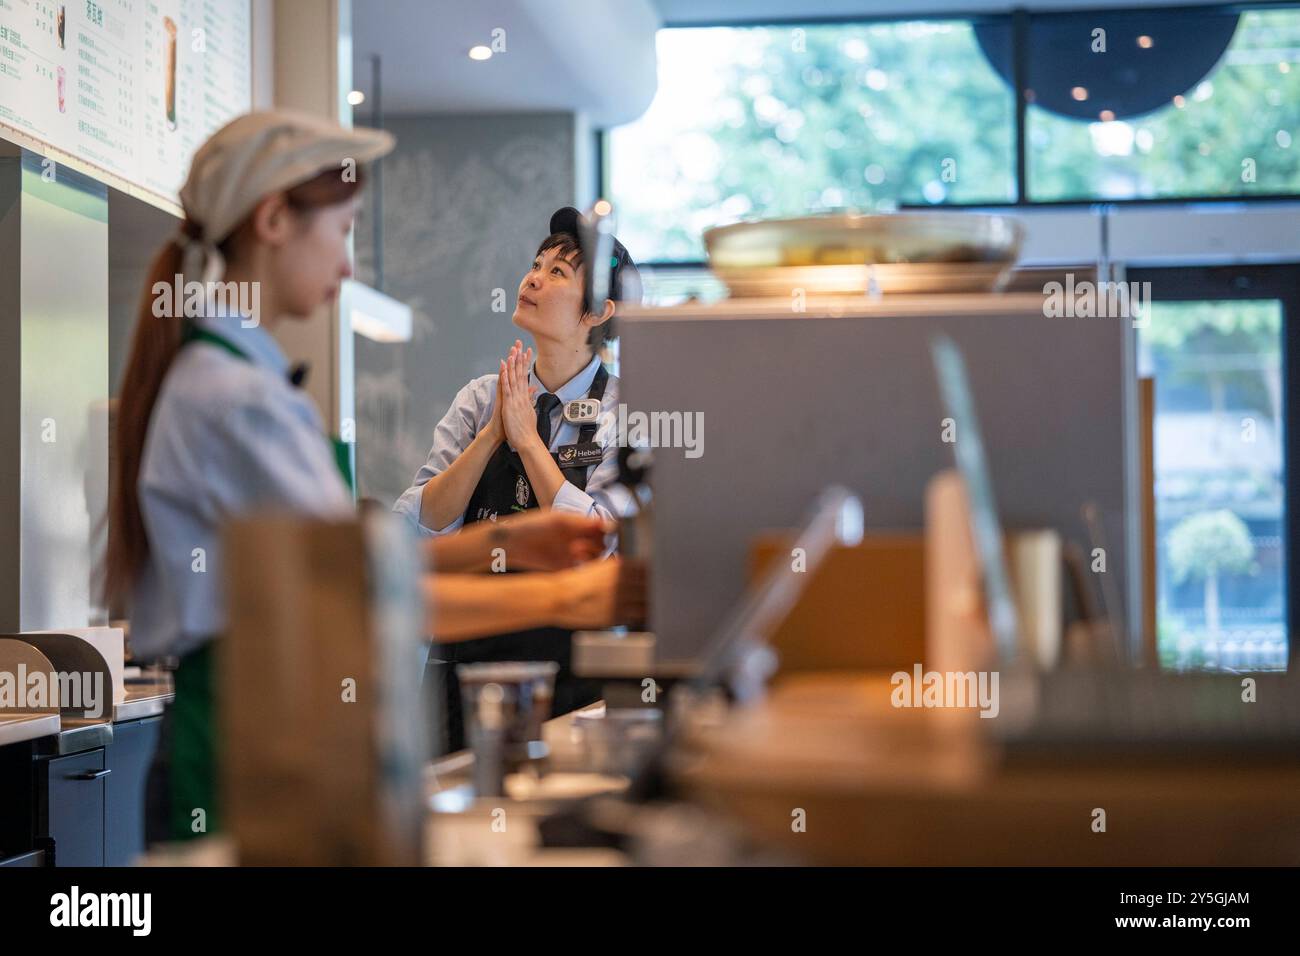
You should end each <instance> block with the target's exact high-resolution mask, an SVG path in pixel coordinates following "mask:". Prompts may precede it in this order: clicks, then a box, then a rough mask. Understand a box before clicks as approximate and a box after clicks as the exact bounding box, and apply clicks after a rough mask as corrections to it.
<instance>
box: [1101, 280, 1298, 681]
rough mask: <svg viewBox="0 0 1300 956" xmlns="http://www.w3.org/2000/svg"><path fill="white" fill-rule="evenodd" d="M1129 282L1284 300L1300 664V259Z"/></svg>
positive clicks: (1293, 645)
mask: <svg viewBox="0 0 1300 956" xmlns="http://www.w3.org/2000/svg"><path fill="white" fill-rule="evenodd" d="M1124 278H1125V281H1126V282H1150V283H1151V298H1152V300H1153V301H1163V302H1201V301H1206V300H1237V301H1241V300H1250V299H1269V300H1277V301H1280V302H1281V303H1282V342H1281V346H1282V413H1283V415H1284V416H1285V419H1284V421H1283V427H1282V466H1283V468H1285V470H1286V471H1285V475H1284V482H1283V489H1284V490H1283V495H1282V502H1283V509H1284V511H1285V514H1284V515H1283V540H1284V541H1285V543H1286V554H1285V561H1286V575H1285V579H1284V581H1283V590H1284V592H1285V600H1286V612H1285V614H1284V620H1285V621H1286V641H1287V672H1288V673H1294V672H1295V669H1296V668H1297V667H1298V666H1300V631H1298V630H1297V626H1298V617H1300V601H1298V600H1296V599H1295V595H1297V594H1300V484H1298V483H1297V481H1296V478H1297V477H1300V441H1297V440H1293V436H1292V431H1293V430H1294V429H1295V428H1296V427H1300V388H1292V383H1297V382H1300V259H1298V260H1296V261H1294V262H1278V263H1267V264H1248V265H1245V264H1244V265H1219V266H1194V265H1175V266H1127V267H1126V268H1125V275H1124Z"/></svg>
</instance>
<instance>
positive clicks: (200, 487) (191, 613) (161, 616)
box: [131, 316, 355, 657]
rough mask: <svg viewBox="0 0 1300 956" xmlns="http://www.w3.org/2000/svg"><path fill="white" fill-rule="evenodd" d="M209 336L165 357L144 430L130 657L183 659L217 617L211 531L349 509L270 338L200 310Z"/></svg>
mask: <svg viewBox="0 0 1300 956" xmlns="http://www.w3.org/2000/svg"><path fill="white" fill-rule="evenodd" d="M194 321H195V322H196V323H197V324H198V325H199V326H200V327H202V328H205V329H207V330H209V331H211V332H213V333H215V334H216V335H219V336H221V337H222V338H224V339H225V340H227V341H228V342H230V343H231V344H232V345H234V346H235V347H236V348H238V349H239V350H240V351H241V352H242V353H244V355H246V356H247V357H248V361H244V360H243V359H241V358H239V357H238V356H235V355H232V354H230V352H228V351H226V350H225V349H223V348H221V347H220V346H218V345H215V344H213V343H210V342H205V341H202V340H199V341H195V342H191V343H189V344H187V345H185V346H184V347H183V348H182V349H181V350H180V353H179V354H178V355H177V356H176V358H175V360H174V361H173V362H172V365H171V368H170V369H168V371H167V374H166V376H165V377H164V378H163V383H162V387H161V388H160V389H159V392H158V399H157V401H156V402H155V404H154V408H153V413H152V414H151V415H150V418H149V429H148V433H147V435H146V438H145V444H144V454H143V456H142V458H141V462H140V475H139V480H138V483H137V492H136V493H137V495H138V497H139V501H140V512H141V515H142V517H143V520H144V527H145V532H146V535H147V537H148V540H149V556H148V559H147V560H146V562H145V564H144V566H143V567H142V568H141V574H140V577H139V579H138V581H137V583H136V587H135V593H134V595H133V600H132V606H131V646H132V650H133V652H134V653H135V654H137V655H138V656H140V657H154V656H160V655H175V656H178V657H179V656H182V655H184V654H187V653H189V652H190V651H193V650H196V649H198V648H199V647H200V646H201V645H202V644H203V643H205V642H206V641H207V640H208V639H209V638H210V637H212V636H214V635H216V634H219V633H221V631H222V630H224V628H225V625H226V614H225V610H226V608H225V601H224V597H223V587H222V575H223V572H224V568H223V566H222V555H221V532H222V529H223V527H224V525H225V524H226V523H227V522H228V521H230V520H232V519H234V518H240V517H244V516H246V515H249V514H252V513H255V512H258V513H260V512H280V513H286V512H287V513H290V514H298V515H305V516H315V517H322V518H346V517H351V516H353V515H354V514H355V507H354V504H353V500H352V494H351V492H350V491H349V490H348V487H347V485H346V484H345V483H344V481H343V479H342V476H341V475H340V474H339V471H338V467H337V465H336V464H335V460H334V452H333V448H332V447H331V446H330V443H329V440H328V439H327V438H326V437H325V434H324V430H323V426H322V423H321V419H320V414H319V412H318V411H317V409H316V406H315V404H313V402H312V401H311V399H310V398H309V397H308V396H307V395H306V394H305V393H303V392H302V391H301V390H299V389H297V388H294V387H293V385H291V384H290V383H289V380H288V370H289V363H288V360H287V359H286V358H285V356H284V353H283V352H282V351H281V350H280V346H279V344H278V343H277V342H276V341H275V339H274V337H272V335H271V334H270V333H269V332H268V331H266V329H264V328H261V327H260V326H251V327H245V326H244V325H243V323H242V322H241V320H240V318H239V317H238V316H223V317H215V318H200V319H195V320H194Z"/></svg>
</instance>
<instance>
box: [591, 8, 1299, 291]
mask: <svg viewBox="0 0 1300 956" xmlns="http://www.w3.org/2000/svg"><path fill="white" fill-rule="evenodd" d="M1154 9H1155V10H1156V11H1158V12H1159V13H1169V14H1178V13H1180V12H1189V11H1196V12H1200V13H1205V12H1211V13H1215V12H1217V13H1225V14H1226V13H1236V14H1241V13H1245V12H1248V11H1252V10H1273V9H1283V10H1296V11H1300V0H1286V2H1282V3H1264V2H1255V3H1208V4H1198V5H1195V6H1177V7H1158V8H1154ZM1123 12H1141V11H1140V10H1139V9H1138V8H1132V7H1105V8H1101V9H1096V8H1093V9H1080V10H1075V9H1069V10H1047V11H1040V12H1029V11H1026V10H1024V9H1020V8H1017V9H1015V10H1012V11H1010V12H1008V13H949V14H944V13H929V14H924V15H917V14H911V15H909V14H889V15H882V16H862V17H790V18H780V19H771V20H744V19H728V20H716V21H715V20H710V21H707V22H700V23H695V22H687V23H683V22H680V21H667V22H665V23H664V24H663V25H662V26H661V27H660V29H663V30H678V29H709V28H711V27H799V26H852V25H870V26H874V25H878V24H883V23H935V22H940V21H961V22H963V23H968V24H970V25H972V26H975V25H979V24H992V23H1003V24H1006V25H1007V26H1008V27H1009V28H1010V30H1011V56H1012V75H1013V76H1014V78H1015V82H1014V84H1013V89H1012V90H1011V95H1012V97H1013V100H1014V110H1015V112H1014V129H1013V131H1012V153H1013V155H1012V162H1013V163H1014V164H1015V168H1014V169H1013V170H1012V178H1013V180H1014V182H1015V195H1016V198H1015V200H1014V201H1013V202H1010V203H987V202H951V203H950V202H944V203H938V204H931V203H899V205H898V208H899V209H900V210H917V209H944V210H951V209H957V210H961V209H970V210H975V209H980V210H992V211H998V210H1008V211H1014V210H1017V209H1071V208H1073V209H1079V208H1089V207H1092V206H1097V205H1106V206H1132V207H1143V206H1151V207H1157V208H1159V207H1171V208H1179V207H1184V206H1190V205H1194V204H1195V205H1200V204H1205V203H1220V204H1221V203H1274V204H1276V203H1284V204H1291V205H1297V206H1300V190H1297V191H1296V192H1290V193H1249V194H1243V195H1236V196H1178V197H1156V198H1146V199H1105V198H1100V197H1093V198H1083V199H1037V200H1036V199H1030V198H1028V196H1027V195H1026V192H1025V180H1026V176H1027V173H1028V156H1027V152H1026V150H1025V132H1026V122H1027V116H1028V112H1029V104H1028V103H1027V102H1026V100H1025V95H1024V90H1025V87H1026V85H1027V84H1026V77H1027V75H1028V62H1029V61H1028V57H1029V50H1028V46H1029V44H1028V34H1029V21H1030V19H1031V18H1050V17H1053V16H1061V15H1069V16H1076V15H1080V14H1089V13H1096V14H1098V15H1101V14H1115V13H1123ZM595 136H596V162H595V163H594V166H595V169H594V171H593V172H594V175H595V182H596V195H598V196H606V197H608V196H609V169H610V162H609V132H608V130H606V129H599V130H596V131H595ZM1297 145H1298V146H1300V144H1297ZM642 264H643V265H645V266H646V267H648V268H651V269H655V270H688V269H702V268H707V265H708V264H707V263H706V262H705V261H704V260H662V259H651V260H647V261H646V262H644V263H642Z"/></svg>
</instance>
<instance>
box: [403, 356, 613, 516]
mask: <svg viewBox="0 0 1300 956" xmlns="http://www.w3.org/2000/svg"><path fill="white" fill-rule="evenodd" d="M598 368H600V357H599V356H596V357H594V358H592V360H591V362H590V363H588V365H587V366H586V367H585V368H584V369H583V370H582V371H581V372H579V373H578V374H577V375H575V376H573V378H571V379H569V381H567V382H565V383H564V385H562V386H561V387H560V388H559V389H557V390H556V392H555V396H556V398H558V399H559V400H560V404H559V405H558V406H557V407H556V408H555V409H554V410H553V411H552V412H551V443H550V450H551V451H555V450H557V449H558V448H559V447H560V446H561V445H571V444H573V443H574V442H576V441H577V440H578V432H579V431H580V430H581V426H580V425H575V424H574V423H573V422H569V421H565V420H564V406H565V405H566V404H567V403H568V402H571V401H573V400H575V399H579V398H585V397H586V395H587V392H588V391H589V390H590V389H591V383H592V380H593V379H594V378H595V377H596V370H597V369H598ZM528 384H529V385H531V386H534V387H535V388H536V389H537V394H538V395H541V394H542V393H543V392H545V391H547V389H546V386H545V385H543V384H542V383H541V381H540V380H539V379H538V378H537V374H536V372H535V371H530V372H529V373H528ZM496 400H497V376H496V373H492V374H490V375H480V376H479V377H478V378H476V379H474V380H472V381H471V382H469V384H467V385H466V386H465V387H464V388H462V389H461V390H460V391H459V392H458V393H457V395H456V400H455V401H454V402H452V405H451V408H449V409H448V410H447V414H445V415H444V416H443V417H442V421H440V422H439V423H438V426H437V428H435V429H434V431H433V447H432V448H431V449H430V451H429V460H428V461H426V462H425V463H424V464H423V465H422V466H421V467H420V470H419V471H418V472H416V474H415V481H414V482H413V483H412V484H411V487H410V488H407V489H406V491H404V492H402V495H401V497H399V498H398V499H397V502H396V503H395V504H394V505H393V510H394V511H396V512H397V513H398V514H400V515H402V516H404V517H405V518H406V520H407V521H409V522H410V523H411V525H412V526H413V527H415V528H416V529H417V530H418V531H419V533H420V534H421V535H424V536H432V535H440V534H450V533H452V532H453V531H457V530H459V529H460V527H461V525H462V524H464V522H465V516H464V514H460V515H457V516H456V520H454V521H453V522H451V524H449V525H447V526H446V527H445V528H426V527H425V526H424V525H423V524H421V523H420V498H421V495H422V494H423V489H424V485H425V483H426V482H428V481H429V479H430V478H432V477H434V476H435V475H439V474H441V473H442V472H444V471H446V470H447V468H448V467H449V466H450V465H451V463H452V462H453V461H455V460H456V459H457V458H459V457H460V455H461V454H462V453H463V452H464V451H465V449H466V448H468V447H469V443H470V442H471V441H473V440H474V436H475V435H477V434H478V433H479V431H480V430H482V429H483V428H486V427H487V424H488V422H490V421H491V420H492V413H493V411H494V410H495V409H496ZM535 406H536V401H535V400H534V407H535ZM617 417H618V378H617V377H616V376H614V375H611V376H609V381H608V382H607V383H606V384H605V394H604V395H603V396H602V397H601V400H600V425H599V427H598V428H597V429H596V434H595V436H594V438H593V439H592V440H593V441H594V442H596V444H598V445H600V447H601V451H602V456H601V460H600V463H599V464H597V465H592V466H590V469H589V470H588V472H587V489H586V490H585V491H581V490H579V489H578V487H577V486H576V485H574V484H573V483H572V482H569V481H566V482H564V484H562V485H560V490H559V491H557V492H556V494H555V500H554V501H552V502H551V507H552V508H553V509H555V510H556V511H570V512H573V513H575V514H584V515H589V514H598V515H601V516H602V517H605V518H621V517H626V516H628V515H630V514H632V512H633V510H634V507H633V506H634V499H633V498H632V496H631V494H630V492H628V490H627V488H626V487H625V486H623V485H621V484H619V482H618V426H617Z"/></svg>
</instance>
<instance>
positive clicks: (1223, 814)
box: [678, 673, 1300, 866]
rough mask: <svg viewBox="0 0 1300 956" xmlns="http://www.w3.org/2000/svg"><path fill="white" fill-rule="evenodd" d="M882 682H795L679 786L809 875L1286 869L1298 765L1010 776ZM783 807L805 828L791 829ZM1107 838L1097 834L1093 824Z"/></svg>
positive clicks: (995, 756) (969, 714)
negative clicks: (1075, 868) (850, 870)
mask: <svg viewBox="0 0 1300 956" xmlns="http://www.w3.org/2000/svg"><path fill="white" fill-rule="evenodd" d="M890 691H891V686H890V682H889V675H888V674H887V673H879V674H869V673H863V674H847V673H844V674H835V675H829V674H822V675H814V674H808V675H795V676H793V677H791V678H787V679H786V680H785V681H784V682H781V683H778V684H777V685H776V686H775V687H774V688H773V689H772V692H771V694H770V696H769V698H768V699H767V700H766V701H764V702H762V703H759V704H757V705H755V706H753V707H751V708H746V709H743V710H738V711H735V712H733V714H732V715H730V716H729V718H728V719H727V720H726V721H725V722H724V723H723V725H722V726H721V727H719V728H718V729H717V730H716V731H715V732H709V733H707V734H703V735H695V736H693V737H692V739H691V741H690V749H691V750H692V752H693V753H692V756H693V757H695V758H696V759H694V760H692V761H691V762H690V763H689V764H685V763H683V764H682V765H681V766H679V768H678V779H679V780H680V781H681V782H683V783H684V784H685V786H686V787H687V789H688V791H689V792H691V793H692V794H693V795H694V796H695V797H696V798H697V799H699V800H701V801H702V802H703V803H704V804H705V805H706V806H710V807H712V808H714V809H717V810H719V811H721V812H724V813H727V814H731V815H733V816H734V817H736V818H738V819H740V820H741V821H742V822H743V824H744V825H745V826H746V828H747V829H748V830H749V831H750V833H751V835H753V836H754V837H756V838H757V839H758V840H759V841H761V842H762V843H764V844H765V845H768V846H773V847H779V848H781V849H782V850H783V851H786V852H789V853H791V854H795V855H797V856H798V857H799V858H800V859H803V860H806V861H808V862H813V863H822V864H826V863H830V864H848V865H868V866H894V865H911V866H915V865H958V866H966V865H984V866H1019V865H1039V866H1041V865H1052V866H1059V865H1085V866H1096V865H1110V866H1116V865H1118V866H1134V865H1138V866H1140V865H1161V866H1207V865H1247V864H1249V865H1257V866H1261V865H1262V866H1270V865H1292V866H1293V865H1295V863H1296V862H1297V861H1300V805H1297V803H1296V801H1295V793H1296V792H1297V789H1298V788H1300V764H1296V763H1290V764H1287V763H1268V762H1264V761H1253V762H1252V761H1250V760H1246V759H1243V760H1241V761H1238V762H1233V763H1225V762H1216V761H1206V760H1202V761H1194V760H1167V761H1159V762H1154V761H1132V760H1130V761H1127V762H1125V761H1123V760H1121V759H1119V758H1115V757H1112V758H1109V759H1105V760H1091V761H1083V760H1078V759H1064V758H1052V759H1043V760H1041V761H1038V762H1035V763H1033V764H1028V765H1026V764H1020V763H1007V762H1004V760H1003V759H1002V755H1001V754H1000V753H999V751H998V748H997V747H996V745H995V744H994V743H993V742H992V741H990V739H989V737H988V735H987V734H986V733H984V732H983V730H984V728H981V727H980V726H979V724H980V721H979V718H978V716H977V714H976V712H975V711H973V710H961V711H957V710H953V709H946V710H945V709H932V710H927V709H913V708H894V707H892V706H891V705H890V703H889V700H890ZM792 808H800V809H802V810H803V811H804V813H805V814H806V817H805V819H806V820H807V825H806V828H805V829H803V830H798V831H796V830H795V829H794V828H792V827H791V824H790V821H791V813H792ZM1098 809H1102V810H1104V811H1105V830H1104V831H1103V830H1097V829H1094V822H1095V821H1096V819H1097V813H1096V812H1097V810H1098Z"/></svg>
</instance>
